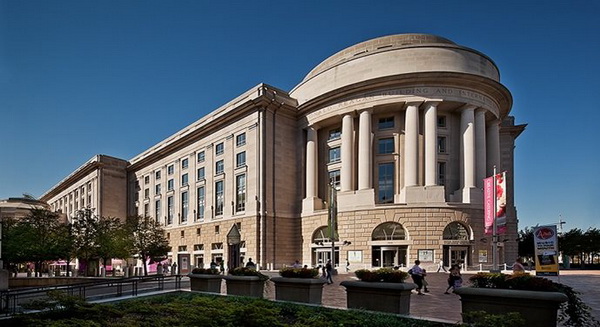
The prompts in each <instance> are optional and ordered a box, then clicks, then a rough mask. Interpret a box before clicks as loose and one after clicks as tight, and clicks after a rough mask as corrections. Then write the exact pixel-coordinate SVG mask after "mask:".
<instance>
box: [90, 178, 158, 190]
mask: <svg viewBox="0 0 600 327" xmlns="http://www.w3.org/2000/svg"><path fill="white" fill-rule="evenodd" d="M148 183H150V176H144V184H148ZM81 192H83V189H82V190H81Z"/></svg>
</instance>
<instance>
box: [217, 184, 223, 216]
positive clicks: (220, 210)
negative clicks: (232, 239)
mask: <svg viewBox="0 0 600 327" xmlns="http://www.w3.org/2000/svg"><path fill="white" fill-rule="evenodd" d="M215 204H216V205H215V215H216V216H221V215H222V214H223V205H224V204H225V192H224V189H223V181H218V182H216V183H215Z"/></svg>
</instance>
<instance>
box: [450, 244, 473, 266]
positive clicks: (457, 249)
mask: <svg viewBox="0 0 600 327" xmlns="http://www.w3.org/2000/svg"><path fill="white" fill-rule="evenodd" d="M444 252H445V253H444V254H446V253H447V254H448V259H449V264H450V266H452V265H461V267H463V264H464V265H467V264H468V260H469V258H468V253H469V248H468V247H466V246H447V251H444ZM444 261H446V260H444Z"/></svg>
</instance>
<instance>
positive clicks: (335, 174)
mask: <svg viewBox="0 0 600 327" xmlns="http://www.w3.org/2000/svg"><path fill="white" fill-rule="evenodd" d="M329 182H330V183H331V182H333V186H334V187H335V189H336V190H338V191H339V190H340V171H339V170H332V171H330V172H329Z"/></svg>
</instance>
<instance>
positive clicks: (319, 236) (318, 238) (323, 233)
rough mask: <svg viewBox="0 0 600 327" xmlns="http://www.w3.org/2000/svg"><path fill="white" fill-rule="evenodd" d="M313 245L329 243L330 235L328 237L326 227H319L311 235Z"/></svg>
mask: <svg viewBox="0 0 600 327" xmlns="http://www.w3.org/2000/svg"><path fill="white" fill-rule="evenodd" d="M312 242H313V243H326V242H331V235H329V228H328V227H327V226H323V227H319V228H317V230H316V231H315V232H314V233H313V236H312Z"/></svg>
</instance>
